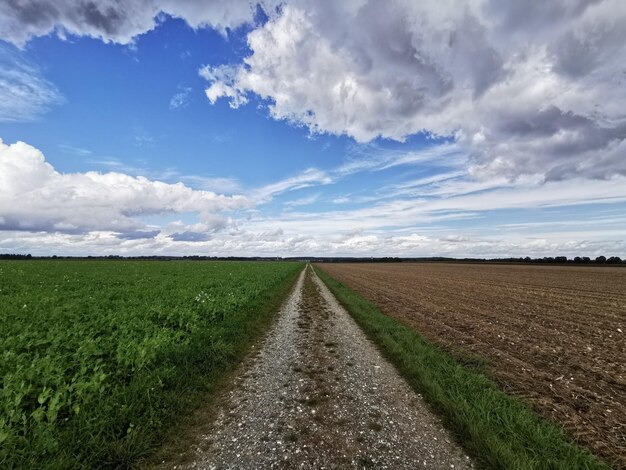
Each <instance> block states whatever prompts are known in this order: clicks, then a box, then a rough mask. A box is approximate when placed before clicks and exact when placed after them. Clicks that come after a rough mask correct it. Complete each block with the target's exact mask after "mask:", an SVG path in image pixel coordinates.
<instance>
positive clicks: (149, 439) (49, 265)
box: [0, 260, 302, 468]
mask: <svg viewBox="0 0 626 470" xmlns="http://www.w3.org/2000/svg"><path fill="white" fill-rule="evenodd" d="M301 268H302V265H301V264H300V263H267V262H258V263H257V262H245V263H244V262H185V261H171V262H150V261H52V260H50V261H42V260H37V261H35V260H33V261H5V262H0V322H1V324H2V327H1V328H0V354H1V355H0V467H2V468H7V467H9V468H11V467H20V468H43V467H44V466H45V467H46V468H76V467H101V466H125V465H128V464H129V463H132V462H136V461H137V459H139V458H141V457H142V456H144V455H145V454H146V452H148V451H149V450H150V449H151V448H152V447H153V446H154V445H156V444H158V442H159V439H160V438H162V437H163V433H164V432H166V431H167V429H168V425H169V424H171V423H172V422H174V421H175V417H176V416H177V415H179V414H180V413H181V412H182V411H183V410H186V408H188V407H189V405H190V404H191V403H193V402H194V399H196V400H197V399H198V396H202V397H206V394H207V393H208V392H210V390H211V389H212V388H211V387H213V386H214V385H215V383H216V381H217V380H219V379H220V377H222V376H223V374H224V373H225V372H226V371H228V370H229V368H232V366H233V365H234V364H235V363H236V362H237V361H238V359H240V358H241V357H242V355H243V354H244V353H245V351H246V350H247V346H248V345H249V344H250V341H251V340H252V339H254V338H255V336H256V335H258V334H259V333H260V332H261V331H263V329H264V328H265V326H266V325H267V324H268V323H269V320H270V319H271V318H272V315H273V312H274V311H275V304H276V302H277V301H279V299H280V298H281V296H282V295H283V294H284V293H285V292H286V290H287V289H288V288H289V286H290V285H291V281H292V280H294V279H295V277H296V275H297V273H298V272H299V271H300V270H301Z"/></svg>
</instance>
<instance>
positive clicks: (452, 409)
mask: <svg viewBox="0 0 626 470" xmlns="http://www.w3.org/2000/svg"><path fill="white" fill-rule="evenodd" d="M315 271H316V273H317V274H318V275H319V277H320V278H321V279H322V280H323V281H324V283H325V284H326V285H327V286H328V288H329V289H330V290H331V292H332V293H333V294H334V295H335V297H336V298H337V300H339V302H340V303H341V304H342V305H343V306H344V308H345V309H346V310H347V311H348V312H349V313H350V314H351V315H352V317H353V318H354V319H355V321H356V322H357V323H358V324H359V326H360V327H361V328H362V329H363V330H364V332H365V333H366V334H367V336H368V337H369V338H370V339H372V340H373V341H374V342H375V343H376V344H377V345H378V347H379V348H380V350H381V351H382V353H383V354H384V356H385V357H386V358H387V359H388V360H389V361H391V362H392V363H393V364H394V365H395V366H396V368H397V369H398V370H399V372H400V373H401V374H402V375H403V376H404V377H405V379H406V380H407V382H408V383H409V384H410V385H411V387H413V389H414V390H415V391H417V392H419V393H421V394H422V395H423V396H424V398H425V399H426V400H427V401H428V403H429V404H430V405H431V407H432V408H433V409H434V411H435V412H437V413H438V414H439V415H440V416H441V417H442V418H443V420H444V422H445V424H446V425H447V427H448V428H449V429H450V430H451V431H452V432H453V433H454V434H455V435H456V436H457V438H458V440H459V442H460V443H461V444H462V445H463V447H464V448H465V449H466V451H467V452H468V454H469V455H470V456H472V457H473V458H474V459H475V461H476V462H477V463H478V464H479V466H481V467H482V468H494V469H514V470H516V469H520V470H522V469H563V470H565V469H568V470H569V469H608V468H609V467H608V466H606V465H605V464H603V463H602V462H601V461H600V460H598V458H596V457H595V456H594V455H592V454H591V453H590V452H589V451H587V450H586V449H583V448H582V447H580V446H578V445H576V444H574V443H572V442H570V441H569V440H568V438H567V437H566V436H565V434H564V433H563V431H562V430H561V429H559V428H558V427H556V426H555V425H553V424H552V423H550V422H548V421H546V420H545V419H543V418H542V417H540V416H539V415H538V414H536V413H535V412H534V411H532V410H531V409H530V408H528V407H527V406H526V405H524V404H523V403H522V402H520V401H519V400H517V399H516V398H514V397H511V396H509V395H507V394H505V393H504V392H502V391H501V390H499V389H498V387H497V385H496V384H495V383H494V382H492V381H491V380H490V379H488V378H487V377H486V376H485V375H483V374H480V373H478V372H476V371H474V370H471V369H469V368H467V367H463V366H462V365H461V364H459V362H458V361H457V360H456V359H455V358H453V357H452V356H451V355H450V354H448V353H446V352H444V351H442V350H441V349H439V348H437V347H436V346H434V345H433V344H431V343H429V342H428V341H427V340H426V339H425V338H423V337H422V336H421V335H420V334H419V333H417V332H415V331H414V330H412V329H410V328H408V327H407V326H405V325H403V324H401V323H400V322H398V321H397V320H395V319H393V318H391V317H388V316H386V315H384V314H383V313H381V311H380V310H379V309H378V308H377V307H376V306H375V305H373V304H372V303H370V302H369V301H367V300H365V299H363V298H362V297H361V296H359V295H358V294H357V293H356V292H354V291H353V290H352V289H350V288H348V287H346V286H344V285H343V284H341V283H340V282H338V281H337V280H335V279H333V278H332V277H330V276H329V275H328V274H326V273H325V272H324V271H322V270H321V269H320V268H319V267H315Z"/></svg>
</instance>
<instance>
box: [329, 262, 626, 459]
mask: <svg viewBox="0 0 626 470" xmlns="http://www.w3.org/2000/svg"><path fill="white" fill-rule="evenodd" d="M322 268H323V269H324V270H326V271H327V272H328V273H329V274H330V275H332V276H333V277H335V278H337V279H338V280H340V281H341V282H343V283H345V284H346V285H348V286H349V287H351V288H353V289H355V290H356V291H357V292H359V293H360V294H361V295H363V296H364V297H366V298H367V299H369V300H370V301H372V302H374V303H375V304H377V305H378V306H379V307H380V308H381V309H382V310H383V311H384V312H385V313H386V314H388V315H390V316H393V317H396V318H398V319H400V320H402V321H403V322H404V323H406V324H408V325H409V326H411V327H413V328H415V329H416V330H417V331H419V332H421V333H422V334H424V335H425V336H426V337H427V338H429V339H430V340H432V341H434V342H435V343H436V344H439V345H441V346H443V347H445V348H446V349H448V350H450V351H452V352H454V353H455V354H456V355H458V356H460V357H465V358H466V359H467V360H469V361H470V362H471V361H475V358H472V357H473V356H480V357H483V358H485V359H486V360H487V362H488V370H489V373H490V375H491V376H492V377H494V378H495V379H496V380H497V381H498V383H500V384H501V386H502V387H503V388H504V389H505V390H507V391H510V392H512V393H514V394H516V395H518V396H520V397H523V398H524V399H525V400H526V401H528V402H529V403H531V404H532V405H533V406H534V407H535V408H536V409H538V410H539V411H540V412H541V413H543V414H544V415H546V416H547V417H549V418H550V419H551V420H553V421H554V422H556V423H558V424H560V425H562V426H564V428H565V429H566V430H567V431H568V433H569V434H570V435H571V436H573V437H574V438H575V439H576V440H578V441H579V442H581V443H583V444H585V445H587V446H588V447H589V448H591V449H593V450H595V451H596V452H597V453H599V454H601V455H603V456H604V457H605V458H607V459H609V460H611V461H613V462H622V463H625V464H626V423H625V422H624V416H626V366H625V364H626V352H625V350H624V342H625V339H626V336H625V335H624V332H625V331H626V294H625V293H626V270H622V269H619V268H582V269H580V268H570V267H567V268H558V267H543V266H530V267H529V266H498V265H494V266H484V265H444V264H396V265H381V264H376V265H373V264H369V265H365V264H363V265H361V264H359V265H357V264H351V265H334V264H325V265H323V266H322ZM468 356H469V357H468Z"/></svg>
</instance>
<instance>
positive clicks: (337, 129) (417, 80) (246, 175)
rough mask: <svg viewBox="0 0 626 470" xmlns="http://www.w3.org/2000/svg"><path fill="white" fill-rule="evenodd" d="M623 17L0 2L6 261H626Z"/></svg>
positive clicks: (361, 4) (475, 4)
mask: <svg viewBox="0 0 626 470" xmlns="http://www.w3.org/2000/svg"><path fill="white" fill-rule="evenodd" d="M625 110H626V2H624V1H623V0H553V1H551V2H545V1H543V0H528V1H525V2H519V1H517V0H507V1H505V0H468V1H466V2H458V1H453V0H432V1H431V0H425V1H421V2H415V1H411V0H346V1H343V2H335V1H331V0H317V1H312V0H286V1H280V2H276V1H264V2H260V3H250V2H247V1H240V0H233V1H230V2H217V1H200V0H178V1H175V0H127V1H123V2H122V1H116V0H102V1H97V2H96V1H91V0H56V1H51V0H2V1H0V253H31V254H33V255H52V254H57V255H206V256H231V255H232V256H450V257H509V256H515V257H518V256H532V257H543V256H569V257H574V256H590V257H595V256H599V255H605V256H621V257H623V258H624V257H626V111H625Z"/></svg>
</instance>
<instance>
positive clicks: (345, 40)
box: [202, 0, 626, 180]
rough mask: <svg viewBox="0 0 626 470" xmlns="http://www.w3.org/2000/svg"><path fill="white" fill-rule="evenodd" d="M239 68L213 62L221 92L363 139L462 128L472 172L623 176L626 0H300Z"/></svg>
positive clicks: (252, 42) (211, 75)
mask: <svg viewBox="0 0 626 470" xmlns="http://www.w3.org/2000/svg"><path fill="white" fill-rule="evenodd" d="M248 44H249V47H250V50H251V53H250V55H249V56H248V57H246V58H245V59H244V61H243V63H242V64H240V65H239V67H233V66H232V64H231V65H229V66H227V67H222V66H217V67H208V68H205V69H203V72H202V74H203V75H204V76H205V77H206V78H207V79H208V80H209V86H208V88H207V90H206V93H207V96H208V97H209V100H210V101H211V102H215V101H216V100H218V99H219V98H221V97H223V98H226V99H228V100H229V101H230V104H231V106H232V107H235V108H236V107H238V106H241V105H244V104H245V103H246V102H247V101H248V100H249V98H250V96H251V95H257V96H258V97H260V98H261V99H264V100H267V102H268V106H269V112H270V114H271V116H272V117H274V118H275V119H281V120H287V121H290V122H293V123H295V124H297V125H304V126H306V127H308V128H309V129H310V131H311V132H313V133H321V132H324V133H331V134H337V135H341V134H345V135H348V136H351V137H353V138H355V139H356V140H357V141H360V142H366V141H370V140H372V139H375V138H377V137H385V138H390V139H395V140H403V139H404V138H406V137H407V136H408V135H411V134H414V133H417V132H426V133H430V134H434V135H437V136H452V137H454V138H455V139H456V140H457V142H458V143H459V145H461V146H462V147H463V148H464V149H465V150H466V151H467V152H468V153H469V154H470V155H471V156H472V159H473V166H472V171H473V175H474V176H475V177H478V178H488V177H491V176H493V175H499V176H500V175H504V176H506V177H507V178H509V179H515V178H517V177H518V176H520V175H524V174H535V175H541V176H542V177H544V178H545V179H548V180H553V179H563V178H570V177H574V176H584V177H591V178H609V177H611V176H612V175H615V174H622V175H623V174H626V158H625V157H624V155H625V150H626V148H625V145H626V144H625V140H626V116H625V115H624V112H623V109H624V105H625V104H626V87H625V86H624V80H625V77H626V69H625V68H624V66H623V64H624V63H626V4H625V3H624V2H622V1H621V0H574V1H570V0H555V1H553V2H541V1H535V0H533V1H530V2H523V3H520V2H515V1H506V2H502V1H499V0H498V1H496V0H472V1H470V2H465V3H464V4H463V5H462V6H460V5H459V4H458V2H455V1H453V0H444V1H440V0H437V1H434V0H432V1H423V2H410V1H404V0H393V1H383V0H363V1H359V2H340V3H337V2H308V1H299V0H292V1H288V2H287V4H286V5H285V6H284V7H283V8H281V9H280V10H277V12H275V13H273V14H272V15H270V20H269V21H268V22H267V23H265V24H264V25H262V26H259V27H258V28H256V29H255V30H253V31H252V32H250V33H249V35H248Z"/></svg>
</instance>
